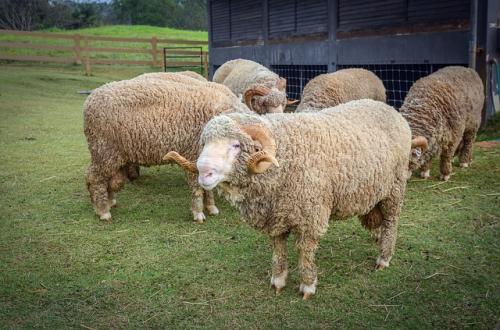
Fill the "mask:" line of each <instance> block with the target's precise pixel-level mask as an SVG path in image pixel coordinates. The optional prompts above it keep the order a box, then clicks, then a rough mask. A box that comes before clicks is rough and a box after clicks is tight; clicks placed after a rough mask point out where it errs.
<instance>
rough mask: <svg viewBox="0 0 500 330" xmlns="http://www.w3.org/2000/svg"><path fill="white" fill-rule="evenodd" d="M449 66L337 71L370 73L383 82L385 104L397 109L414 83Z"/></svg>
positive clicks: (386, 66)
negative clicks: (367, 71)
mask: <svg viewBox="0 0 500 330" xmlns="http://www.w3.org/2000/svg"><path fill="white" fill-rule="evenodd" d="M449 65H452V64H366V65H338V66H337V69H338V70H340V69H348V68H363V69H367V70H370V71H372V72H373V73H375V74H376V75H377V76H378V77H379V78H380V79H381V80H382V81H383V82H384V86H385V88H386V90H387V103H388V104H390V105H392V106H393V107H395V108H396V109H399V108H400V107H401V105H402V104H403V101H404V99H405V97H406V94H407V93H408V91H409V90H410V87H411V86H412V85H413V83H414V82H415V81H417V80H418V79H420V78H422V77H425V76H427V75H429V74H431V73H433V72H435V71H437V70H439V69H441V68H443V67H445V66H449ZM455 65H465V64H455Z"/></svg>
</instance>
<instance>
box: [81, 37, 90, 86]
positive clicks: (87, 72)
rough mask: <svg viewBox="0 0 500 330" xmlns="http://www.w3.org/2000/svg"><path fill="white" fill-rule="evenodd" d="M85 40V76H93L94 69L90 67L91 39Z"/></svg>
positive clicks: (84, 38) (85, 38)
mask: <svg viewBox="0 0 500 330" xmlns="http://www.w3.org/2000/svg"><path fill="white" fill-rule="evenodd" d="M83 40H84V48H83V51H84V52H85V75H86V76H90V75H92V68H91V65H90V54H89V39H88V38H87V37H83Z"/></svg>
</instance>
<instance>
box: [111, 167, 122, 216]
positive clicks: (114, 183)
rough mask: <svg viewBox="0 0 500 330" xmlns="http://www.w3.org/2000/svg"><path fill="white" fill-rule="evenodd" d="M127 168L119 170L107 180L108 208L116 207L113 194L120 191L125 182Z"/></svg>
mask: <svg viewBox="0 0 500 330" xmlns="http://www.w3.org/2000/svg"><path fill="white" fill-rule="evenodd" d="M126 172H127V167H126V166H124V167H123V168H121V169H119V170H118V171H117V172H116V173H115V174H114V175H113V176H112V177H111V179H110V180H109V184H108V204H109V207H114V206H116V199H115V198H114V194H115V193H116V192H118V191H120V190H121V189H122V188H123V184H124V182H125V177H126V175H127V173H126Z"/></svg>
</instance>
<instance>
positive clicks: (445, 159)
mask: <svg viewBox="0 0 500 330" xmlns="http://www.w3.org/2000/svg"><path fill="white" fill-rule="evenodd" d="M455 149H456V148H453V147H452V146H446V147H444V148H443V149H442V150H441V164H440V172H441V176H440V179H441V180H443V181H448V180H449V179H450V176H451V171H452V165H451V162H452V160H453V156H454V155H455Z"/></svg>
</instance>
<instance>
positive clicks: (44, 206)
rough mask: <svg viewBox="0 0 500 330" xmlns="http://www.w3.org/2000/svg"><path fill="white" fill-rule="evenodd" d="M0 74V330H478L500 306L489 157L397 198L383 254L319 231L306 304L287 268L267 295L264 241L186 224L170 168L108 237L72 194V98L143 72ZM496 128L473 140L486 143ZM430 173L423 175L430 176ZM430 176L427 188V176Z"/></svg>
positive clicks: (78, 127)
mask: <svg viewBox="0 0 500 330" xmlns="http://www.w3.org/2000/svg"><path fill="white" fill-rule="evenodd" d="M110 69H111V68H105V67H102V68H98V69H96V70H95V71H94V76H92V77H85V76H83V75H82V74H81V70H80V68H78V67H75V66H67V67H58V66H47V65H45V66H35V65H20V64H10V65H0V116H1V120H0V141H1V143H0V155H1V156H0V157H1V158H0V159H1V160H0V217H1V218H0V224H1V227H0V229H1V230H0V283H1V285H0V311H1V312H0V328H2V329H6V328H35V327H36V328H50V329H54V328H82V329H83V328H85V329H106V328H163V329H165V328H223V329H234V328H250V329H269V328H296V329H306V328H307V329H310V328H324V329H331V328H387V329H393V328H412V329H416V328H418V329H431V328H432V329H442V328H481V329H493V328H494V327H495V325H496V324H498V321H499V316H500V315H499V308H498V306H500V290H499V289H500V287H499V283H500V275H499V274H500V260H499V252H498V251H499V249H500V244H499V243H500V241H499V234H500V233H499V218H500V167H499V162H500V148H499V147H498V146H496V147H491V148H476V149H475V152H474V163H473V165H472V167H471V168H469V169H467V170H461V169H458V168H454V171H455V174H454V175H453V176H452V179H451V180H450V181H449V182H447V183H441V182H440V181H437V180H436V178H435V177H434V178H433V179H432V180H429V181H423V180H419V179H412V181H411V182H410V183H409V186H408V189H407V195H406V201H405V205H404V210H403V213H402V218H401V221H400V229H399V240H398V243H397V250H396V255H395V257H394V259H393V262H392V263H391V267H390V268H388V269H387V270H384V271H381V272H375V271H374V264H375V257H376V256H377V249H376V248H375V245H374V244H373V243H372V241H371V239H370V235H369V234H368V233H367V232H366V231H365V230H363V229H362V227H361V226H360V224H359V222H358V221H357V220H356V219H352V220H350V221H344V222H332V223H331V226H330V229H329V231H328V232H327V234H326V235H325V237H324V238H323V240H322V241H321V246H320V248H319V250H318V253H317V265H318V267H319V284H318V294H317V295H316V296H315V297H314V298H313V299H312V300H310V301H302V300H301V298H300V296H299V294H298V283H299V278H298V272H297V269H296V265H297V255H296V252H295V249H294V248H293V242H290V252H291V253H290V254H291V255H290V258H289V261H290V267H291V276H290V279H289V282H288V286H287V287H286V288H285V290H284V291H283V292H282V293H281V294H280V295H279V296H276V295H275V294H274V292H273V291H272V290H271V288H270V287H269V279H270V274H269V272H270V264H271V249H270V247H269V245H268V242H267V238H266V237H265V236H264V235H261V234H259V233H258V232H256V231H254V230H253V229H252V228H250V227H248V226H247V225H246V224H244V223H243V222H242V221H241V220H240V219H239V216H238V214H237V212H236V211H235V210H234V209H233V208H231V207H230V206H228V204H226V203H225V202H224V201H222V200H220V199H219V200H218V205H219V206H220V209H221V215H219V216H217V217H210V218H209V219H208V220H207V221H206V223H205V224H203V225H197V224H195V223H193V222H192V221H191V214H190V210H189V207H190V198H189V193H188V190H187V187H186V184H185V181H184V178H183V174H182V173H181V171H180V170H179V169H178V168H177V167H173V166H164V167H153V168H148V169H143V171H142V176H141V177H140V179H139V180H138V181H137V182H136V183H134V184H127V185H126V186H125V188H124V190H123V191H122V192H120V193H119V195H118V204H119V205H118V207H117V208H116V209H114V210H113V222H112V223H102V222H100V221H99V220H98V218H97V217H96V216H95V214H94V212H93V210H92V207H91V205H90V202H89V198H88V194H87V191H86V187H85V184H84V172H85V170H86V167H87V165H88V163H89V153H88V150H87V146H86V142H85V138H84V135H83V132H82V105H83V102H84V100H85V97H84V96H82V95H78V94H76V93H75V92H76V91H77V90H80V89H91V88H94V87H97V86H99V85H101V84H103V83H104V82H107V81H110V80H116V79H124V78H129V77H132V76H134V75H137V74H139V73H141V70H143V69H142V68H139V67H137V68H128V67H123V68H120V69H116V68H115V69H113V71H109V70H110ZM498 123H499V121H498V120H497V121H496V124H495V126H494V127H492V128H489V130H487V131H485V133H483V134H482V135H481V139H483V140H488V139H495V138H499V137H500V132H499V127H500V125H499V124H498ZM435 165H437V164H435ZM436 173H437V172H436V166H435V167H434V175H435V174H436Z"/></svg>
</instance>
